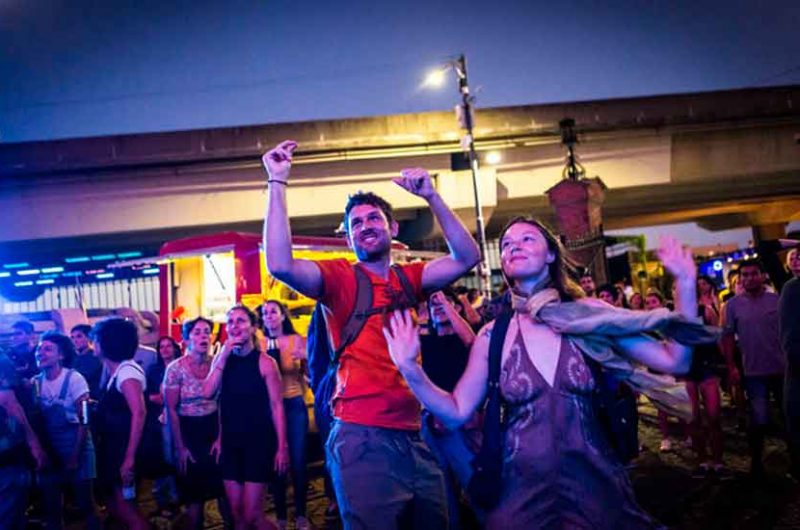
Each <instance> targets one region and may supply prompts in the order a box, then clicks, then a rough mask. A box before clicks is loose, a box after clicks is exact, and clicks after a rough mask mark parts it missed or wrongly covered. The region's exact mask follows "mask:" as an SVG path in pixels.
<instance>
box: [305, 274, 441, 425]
mask: <svg viewBox="0 0 800 530" xmlns="http://www.w3.org/2000/svg"><path fill="white" fill-rule="evenodd" d="M317 265H318V266H319V268H320V271H322V282H323V293H322V297H321V298H320V301H321V302H322V303H323V304H324V305H325V307H327V308H328V309H329V310H330V312H331V313H332V316H333V318H329V319H328V324H329V329H330V332H331V336H332V339H333V343H334V344H337V345H338V344H339V340H340V331H341V329H342V327H344V324H345V323H346V322H347V318H348V317H349V316H350V313H351V311H352V310H353V307H354V305H355V302H356V277H355V272H354V270H353V268H354V265H353V264H351V263H349V262H348V261H347V260H346V259H335V260H325V261H318V262H317ZM401 267H403V272H404V273H405V275H406V277H407V278H408V280H409V282H410V283H411V286H412V287H413V289H414V294H415V295H416V297H417V300H421V299H422V269H423V268H424V267H425V264H424V263H411V264H406V265H401ZM363 270H364V271H365V272H366V273H367V274H368V275H369V277H370V279H371V280H372V307H380V306H386V305H389V303H390V301H391V300H392V296H393V294H394V295H395V296H397V295H399V294H400V293H402V292H403V287H402V285H401V283H400V279H399V278H398V277H397V274H396V273H395V272H394V271H392V272H390V273H389V279H388V280H384V279H383V278H381V277H379V276H376V275H374V274H372V273H371V272H370V271H368V270H367V269H366V268H364V269H363ZM329 316H330V315H329ZM336 376H337V377H336V393H335V394H334V397H333V415H334V416H335V417H336V418H338V419H340V420H342V421H346V422H350V423H357V424H359V425H370V426H374V427H385V428H389V429H406V430H412V429H419V428H420V406H419V402H418V401H417V398H415V397H414V395H413V394H412V393H411V390H410V389H409V388H408V384H407V383H406V381H405V379H403V376H402V375H400V372H399V371H398V370H397V367H396V366H395V365H394V363H393V362H392V359H391V357H389V347H388V346H387V344H386V338H385V337H384V336H383V316H382V315H381V314H375V315H372V316H370V317H369V318H368V319H367V322H366V324H365V325H364V328H363V329H362V330H361V333H359V334H358V337H356V339H355V340H354V341H353V343H352V344H350V346H348V347H347V348H346V349H345V351H344V352H342V355H341V357H340V358H339V368H338V370H337V372H336Z"/></svg>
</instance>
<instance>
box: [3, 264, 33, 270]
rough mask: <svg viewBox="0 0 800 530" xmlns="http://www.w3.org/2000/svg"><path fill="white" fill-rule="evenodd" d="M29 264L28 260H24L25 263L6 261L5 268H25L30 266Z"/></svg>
mask: <svg viewBox="0 0 800 530" xmlns="http://www.w3.org/2000/svg"><path fill="white" fill-rule="evenodd" d="M28 266H29V264H28V263H27V262H24V263H6V264H5V265H3V268H5V269H23V268H25V267H28Z"/></svg>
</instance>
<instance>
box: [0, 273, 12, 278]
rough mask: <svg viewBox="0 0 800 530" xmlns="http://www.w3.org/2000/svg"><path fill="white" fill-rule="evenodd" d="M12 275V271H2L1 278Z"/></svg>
mask: <svg viewBox="0 0 800 530" xmlns="http://www.w3.org/2000/svg"><path fill="white" fill-rule="evenodd" d="M9 276H11V273H10V272H0V278H8V277H9Z"/></svg>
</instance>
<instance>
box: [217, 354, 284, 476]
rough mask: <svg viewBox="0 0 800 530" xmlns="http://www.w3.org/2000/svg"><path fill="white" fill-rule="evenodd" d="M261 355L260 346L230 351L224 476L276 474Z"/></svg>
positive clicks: (224, 395) (223, 398)
mask: <svg viewBox="0 0 800 530" xmlns="http://www.w3.org/2000/svg"><path fill="white" fill-rule="evenodd" d="M260 356H261V352H259V351H258V350H253V351H251V352H250V353H248V354H247V355H245V356H240V355H235V354H231V356H230V357H229V358H228V360H227V362H226V364H225V370H224V371H223V373H222V388H221V391H220V417H221V418H222V454H221V456H220V467H221V468H222V478H223V480H232V481H234V482H238V483H240V484H243V483H245V482H258V483H263V484H266V483H268V482H269V481H270V480H271V477H272V474H273V466H274V459H275V451H276V448H277V439H276V435H275V426H274V424H273V422H272V411H271V409H270V400H269V392H268V391H267V384H266V383H265V382H264V378H263V377H262V376H261V372H260V370H259V368H258V361H259V358H260Z"/></svg>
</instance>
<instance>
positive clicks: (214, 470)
mask: <svg viewBox="0 0 800 530" xmlns="http://www.w3.org/2000/svg"><path fill="white" fill-rule="evenodd" d="M212 325H213V324H212V322H211V321H210V320H208V319H206V318H203V317H198V318H195V319H193V320H189V321H187V322H185V323H184V324H183V329H182V333H183V340H184V341H185V342H186V353H187V354H186V355H184V356H183V357H179V358H178V359H176V360H174V361H172V362H171V363H170V364H169V366H167V371H166V373H165V374H164V393H165V395H166V398H167V410H168V412H169V425H170V427H171V429H172V437H173V440H174V444H175V454H176V459H177V465H178V495H179V497H180V500H181V502H182V503H185V504H186V507H187V510H186V511H187V513H188V514H189V518H190V519H191V521H192V525H193V527H194V528H197V529H201V528H203V521H204V514H203V507H204V504H205V502H206V501H207V500H210V499H222V498H223V493H224V490H223V488H222V477H221V475H220V472H219V465H218V460H219V443H220V439H219V411H218V408H217V401H216V400H215V399H206V398H205V397H204V396H203V381H204V380H205V378H206V376H207V375H208V372H209V369H210V368H211V356H210V355H209V347H210V346H211V329H212ZM218 502H220V501H218ZM223 508H224V504H223V503H222V502H220V511H221V512H223V513H224V510H223Z"/></svg>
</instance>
